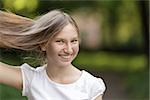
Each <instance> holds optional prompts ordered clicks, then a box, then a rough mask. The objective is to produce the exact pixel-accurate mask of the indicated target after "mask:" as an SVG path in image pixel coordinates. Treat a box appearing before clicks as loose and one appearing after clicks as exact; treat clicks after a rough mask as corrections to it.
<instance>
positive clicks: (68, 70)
mask: <svg viewBox="0 0 150 100" xmlns="http://www.w3.org/2000/svg"><path fill="white" fill-rule="evenodd" d="M46 72H47V75H48V77H49V78H50V79H51V80H52V81H55V82H57V83H62V84H67V83H72V82H75V81H76V80H78V78H79V77H80V76H81V71H80V70H79V69H77V68H76V67H74V66H73V65H69V66H52V65H49V64H47V67H46Z"/></svg>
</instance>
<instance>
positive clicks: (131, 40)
mask: <svg viewBox="0 0 150 100" xmlns="http://www.w3.org/2000/svg"><path fill="white" fill-rule="evenodd" d="M52 9H62V10H64V11H65V12H67V13H69V14H71V15H72V16H73V18H74V19H75V20H76V22H77V23H78V26H79V28H80V33H81V40H82V42H81V46H80V48H81V49H80V53H79V55H78V56H77V58H76V59H75V61H74V62H73V64H74V65H75V66H77V67H78V68H79V69H85V70H87V71H89V72H90V73H92V74H93V75H95V76H97V77H101V78H103V79H104V81H105V83H106V86H107V90H106V92H105V94H104V100H149V60H148V58H149V1H148V0H137V1H136V0H0V10H3V11H10V12H13V13H16V14H18V15H21V16H25V17H29V18H35V17H36V16H39V15H41V14H45V13H47V12H48V11H50V10H52ZM0 61H2V62H5V63H8V64H11V65H21V64H23V63H25V62H27V63H29V64H31V65H32V66H33V67H37V66H39V65H40V63H39V61H38V59H37V58H36V57H35V55H34V54H31V53H30V54H29V53H27V52H25V51H21V50H16V49H4V48H0ZM0 100H27V98H26V97H22V96H21V91H18V90H16V89H15V88H12V87H9V86H6V85H3V84H1V85H0Z"/></svg>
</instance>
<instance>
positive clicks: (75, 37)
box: [55, 37, 78, 40]
mask: <svg viewBox="0 0 150 100" xmlns="http://www.w3.org/2000/svg"><path fill="white" fill-rule="evenodd" d="M55 39H58V40H59V39H64V38H61V37H58V38H57V37H56V38H55ZM72 39H78V37H73V38H72Z"/></svg>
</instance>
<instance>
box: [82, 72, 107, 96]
mask: <svg viewBox="0 0 150 100" xmlns="http://www.w3.org/2000/svg"><path fill="white" fill-rule="evenodd" d="M83 72H84V76H85V77H84V79H85V81H86V84H87V85H88V88H89V89H90V91H91V92H96V91H98V92H101V94H103V92H104V91H105V89H106V86H105V83H104V81H103V79H102V78H97V77H95V76H94V75H92V74H91V73H89V72H87V71H83Z"/></svg>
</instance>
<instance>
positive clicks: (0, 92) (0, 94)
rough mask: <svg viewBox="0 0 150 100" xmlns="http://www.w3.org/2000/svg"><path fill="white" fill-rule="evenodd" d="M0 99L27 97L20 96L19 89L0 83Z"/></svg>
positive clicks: (13, 99) (25, 99)
mask: <svg viewBox="0 0 150 100" xmlns="http://www.w3.org/2000/svg"><path fill="white" fill-rule="evenodd" d="M0 100H27V98H26V97H22V96H21V91H19V90H17V89H15V88H12V87H9V86H6V85H3V84H0Z"/></svg>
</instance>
